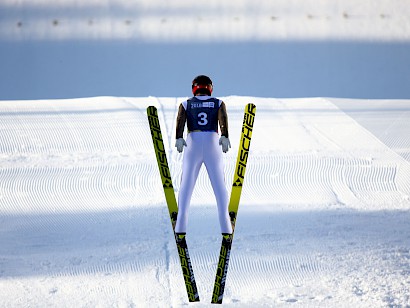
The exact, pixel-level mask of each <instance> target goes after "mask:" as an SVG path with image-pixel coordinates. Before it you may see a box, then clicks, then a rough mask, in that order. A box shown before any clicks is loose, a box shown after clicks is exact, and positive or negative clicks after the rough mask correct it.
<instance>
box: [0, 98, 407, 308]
mask: <svg viewBox="0 0 410 308" xmlns="http://www.w3.org/2000/svg"><path fill="white" fill-rule="evenodd" d="M182 99H183V98H172V97H171V98H162V97H144V98H131V97H93V98H87V99H86V98H84V99H70V100H42V101H1V102H0V118H1V121H0V131H1V134H0V149H1V151H0V159H1V168H0V221H1V224H0V234H1V236H0V265H1V266H0V288H1V289H2V294H1V295H0V299H1V300H0V302H1V304H0V305H1V306H4V307H18V306H29V307H33V306H47V305H50V306H55V307H74V306H75V307H96V306H99V307H134V306H138V307H140V306H147V307H148V306H149V307H153V306H160V307H167V306H180V305H183V304H185V303H186V302H187V299H186V295H185V291H184V286H183V278H182V274H181V269H180V267H179V264H178V262H179V261H178V256H177V253H176V249H175V244H174V242H173V239H172V234H171V233H172V232H171V226H170V224H169V220H168V218H167V210H166V206H165V203H164V202H165V200H164V197H163V193H162V188H161V184H160V179H159V175H158V170H157V166H156V161H155V158H154V153H153V148H152V145H151V141H150V133H149V129H148V127H147V120H146V112H145V110H146V107H147V106H148V105H151V104H152V105H155V106H157V107H158V108H159V113H160V120H161V124H162V128H163V135H164V140H165V145H166V147H167V149H168V159H169V162H170V166H171V172H172V175H173V181H174V184H175V189H176V193H178V188H179V179H180V172H181V161H182V156H181V155H180V154H178V153H177V152H176V150H175V148H174V147H173V145H174V142H175V141H174V131H175V116H176V111H177V106H178V104H179V103H180V102H181V101H182ZM223 99H224V101H225V102H226V103H227V106H228V112H229V119H230V135H231V143H232V145H233V148H232V149H231V151H230V152H228V154H226V155H225V156H224V157H225V166H226V179H227V187H228V189H229V185H230V181H231V178H232V173H233V168H234V160H235V158H236V147H237V144H238V138H239V133H240V125H241V121H242V114H243V107H244V105H245V104H246V103H247V102H254V103H255V104H256V105H257V117H256V123H255V130H254V135H253V141H252V148H251V156H250V158H249V163H248V164H249V167H248V169H247V175H246V179H245V184H244V188H243V196H242V199H241V207H240V212H239V216H238V222H237V233H236V239H235V242H234V246H233V251H232V256H231V260H232V261H231V267H230V269H229V274H228V280H227V287H226V294H225V299H224V303H226V304H228V305H244V306H246V305H252V306H255V305H256V306H258V305H259V306H271V305H272V306H287V305H291V304H292V305H294V306H299V305H300V306H312V307H317V306H323V307H329V306H333V307H334V306H348V307H370V306H373V307H374V306H399V305H401V306H406V305H410V298H409V295H408V294H409V293H410V290H409V284H410V280H409V275H408V274H409V271H410V264H409V258H410V246H409V242H410V233H409V228H408V222H409V219H410V199H409V196H410V176H409V175H410V161H409V152H410V139H409V138H408V136H409V132H410V124H409V121H408V118H409V115H410V101H408V100H403V101H394V100H390V101H388V100H386V101H372V102H370V101H362V100H341V99H326V98H309V99H273V98H272V99H271V98H257V97H242V96H227V97H223ZM214 203H215V201H214V198H213V194H212V189H211V186H210V184H209V181H208V179H207V175H206V171H205V169H203V170H202V171H201V174H200V178H199V179H198V182H197V185H196V188H195V192H194V196H193V200H192V208H191V211H190V222H189V227H188V242H189V244H190V252H191V258H192V262H193V267H194V270H195V274H196V278H197V282H198V286H199V292H200V296H201V300H202V303H203V304H206V303H209V301H210V296H211V291H212V285H213V279H214V275H215V271H216V262H217V256H218V252H219V247H218V246H219V242H220V235H219V228H218V223H217V217H216V208H215V204H214Z"/></svg>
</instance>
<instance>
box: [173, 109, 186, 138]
mask: <svg viewBox="0 0 410 308" xmlns="http://www.w3.org/2000/svg"><path fill="white" fill-rule="evenodd" d="M185 122H186V110H185V108H184V106H183V105H182V104H181V105H179V109H178V115H177V129H176V135H175V139H177V140H178V139H179V138H183V136H184V128H185Z"/></svg>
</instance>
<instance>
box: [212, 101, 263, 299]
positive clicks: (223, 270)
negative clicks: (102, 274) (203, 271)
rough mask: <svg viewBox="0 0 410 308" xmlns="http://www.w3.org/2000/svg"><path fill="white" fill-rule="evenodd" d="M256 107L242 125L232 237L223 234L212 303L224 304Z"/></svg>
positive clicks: (231, 213) (249, 110) (232, 199)
mask: <svg viewBox="0 0 410 308" xmlns="http://www.w3.org/2000/svg"><path fill="white" fill-rule="evenodd" d="M255 113H256V106H255V105H254V104H247V105H246V106H245V113H244V118H243V124H242V133H241V138H240V140H239V149H238V156H237V159H236V167H235V173H234V178H233V184H232V191H231V197H230V199H229V216H230V218H231V223H232V235H231V234H223V235H222V244H221V250H220V253H219V261H218V264H217V271H216V275H215V284H214V290H213V293H212V303H213V304H222V300H223V295H224V291H225V283H226V276H227V273H228V265H229V258H230V254H231V248H232V241H233V235H234V231H235V224H236V217H237V214H238V208H239V201H240V198H241V192H242V186H243V181H244V177H245V171H246V162H247V160H248V157H249V148H250V144H251V138H252V130H253V124H254V120H255Z"/></svg>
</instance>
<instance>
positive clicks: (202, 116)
mask: <svg viewBox="0 0 410 308" xmlns="http://www.w3.org/2000/svg"><path fill="white" fill-rule="evenodd" d="M198 119H199V120H198V124H199V125H206V124H208V115H207V114H206V113H205V112H200V113H198Z"/></svg>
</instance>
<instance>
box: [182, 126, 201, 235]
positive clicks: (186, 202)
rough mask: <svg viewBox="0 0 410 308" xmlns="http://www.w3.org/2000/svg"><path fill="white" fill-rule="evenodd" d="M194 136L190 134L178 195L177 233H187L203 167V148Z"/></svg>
mask: <svg viewBox="0 0 410 308" xmlns="http://www.w3.org/2000/svg"><path fill="white" fill-rule="evenodd" d="M193 135H194V133H190V134H188V137H187V146H186V148H185V151H184V158H183V161H182V176H181V186H180V189H179V194H178V217H177V223H176V225H175V232H176V233H186V229H187V224H188V210H189V206H190V203H191V197H192V193H193V191H194V186H195V182H196V180H197V178H198V174H199V170H200V169H201V165H202V153H201V152H202V151H201V150H202V146H201V145H200V144H198V142H195V141H197V140H196V139H197V138H195V136H193Z"/></svg>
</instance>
